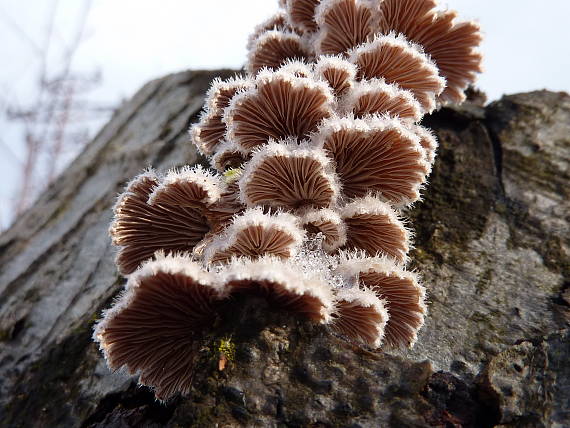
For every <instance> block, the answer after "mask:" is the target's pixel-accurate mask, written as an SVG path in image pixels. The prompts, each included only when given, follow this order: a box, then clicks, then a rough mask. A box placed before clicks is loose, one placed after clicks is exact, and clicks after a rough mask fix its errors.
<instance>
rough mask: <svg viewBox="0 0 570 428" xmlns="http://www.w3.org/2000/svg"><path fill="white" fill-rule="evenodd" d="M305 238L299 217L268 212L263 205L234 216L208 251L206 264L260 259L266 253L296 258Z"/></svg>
mask: <svg viewBox="0 0 570 428" xmlns="http://www.w3.org/2000/svg"><path fill="white" fill-rule="evenodd" d="M303 238H304V232H303V230H302V229H300V228H299V226H298V225H297V218H296V217H295V216H293V215H291V214H288V213H277V214H275V215H271V214H265V213H264V212H263V210H262V209H261V208H254V209H249V210H247V211H245V212H244V213H243V214H242V215H240V216H237V217H235V218H234V220H233V222H232V223H231V224H230V225H229V226H228V227H227V229H226V230H225V231H224V232H223V233H221V234H219V235H218V236H217V237H216V238H215V239H214V240H213V241H212V243H211V244H210V245H209V246H208V248H207V249H206V250H205V252H204V259H205V261H206V263H219V262H222V263H227V262H228V261H229V260H231V259H232V257H249V258H258V257H261V256H264V255H272V256H275V257H279V258H283V259H287V258H289V257H292V256H293V255H294V254H295V252H296V251H297V249H298V247H299V246H300V245H301V242H302V241H303Z"/></svg>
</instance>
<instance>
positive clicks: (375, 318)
mask: <svg viewBox="0 0 570 428" xmlns="http://www.w3.org/2000/svg"><path fill="white" fill-rule="evenodd" d="M332 317H333V319H334V320H333V321H332V322H331V328H332V330H333V331H336V332H337V333H339V334H342V335H344V336H347V337H349V338H351V339H353V340H356V341H359V342H362V343H364V344H366V345H367V346H370V347H371V348H379V347H380V345H381V344H382V340H383V339H384V329H385V326H386V322H387V321H388V318H389V315H388V311H387V310H386V308H385V307H384V302H383V301H382V300H381V299H380V298H378V296H377V295H376V293H374V292H373V291H372V290H370V289H368V288H359V287H353V288H344V289H341V290H340V291H338V292H337V293H336V296H335V312H334V313H333V315H332Z"/></svg>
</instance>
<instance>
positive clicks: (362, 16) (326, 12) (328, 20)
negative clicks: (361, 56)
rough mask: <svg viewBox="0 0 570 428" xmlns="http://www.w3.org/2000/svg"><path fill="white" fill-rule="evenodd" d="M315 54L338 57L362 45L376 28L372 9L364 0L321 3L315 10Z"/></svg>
mask: <svg viewBox="0 0 570 428" xmlns="http://www.w3.org/2000/svg"><path fill="white" fill-rule="evenodd" d="M315 20H316V22H317V24H318V26H319V30H318V31H317V33H316V34H317V38H316V41H315V45H316V50H317V54H319V55H322V54H332V55H336V54H340V53H344V52H347V51H348V50H350V49H352V48H354V47H355V46H358V45H360V44H361V43H364V42H366V41H367V40H368V39H370V38H371V37H372V36H373V35H374V32H375V31H376V29H377V27H378V17H377V11H376V5H375V4H374V2H373V1H366V0H322V1H321V3H320V5H319V6H318V7H317V9H316V13H315Z"/></svg>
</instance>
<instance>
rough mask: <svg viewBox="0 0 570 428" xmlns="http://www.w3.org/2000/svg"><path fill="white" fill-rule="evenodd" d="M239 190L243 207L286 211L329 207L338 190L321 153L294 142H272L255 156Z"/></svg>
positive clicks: (333, 201)
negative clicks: (263, 207) (264, 207)
mask: <svg viewBox="0 0 570 428" xmlns="http://www.w3.org/2000/svg"><path fill="white" fill-rule="evenodd" d="M239 187H240V192H241V198H242V201H243V203H244V204H245V205H247V206H250V207H254V206H258V205H262V206H267V207H274V208H282V209H285V210H296V209H300V208H311V207H314V208H327V207H330V206H332V205H333V204H334V203H335V202H336V198H337V196H338V190H339V189H338V184H337V180H336V176H335V175H334V173H333V172H332V167H331V165H330V160H329V159H328V158H327V156H326V155H325V154H324V152H323V151H322V150H319V149H315V148H311V147H308V146H306V145H298V144H297V143H296V142H295V141H289V142H287V143H276V142H273V143H271V144H268V145H266V146H265V147H263V148H262V149H260V150H259V151H257V152H256V153H254V155H253V157H252V159H251V161H249V162H248V163H247V165H246V167H245V170H244V173H243V175H242V177H241V178H240V180H239Z"/></svg>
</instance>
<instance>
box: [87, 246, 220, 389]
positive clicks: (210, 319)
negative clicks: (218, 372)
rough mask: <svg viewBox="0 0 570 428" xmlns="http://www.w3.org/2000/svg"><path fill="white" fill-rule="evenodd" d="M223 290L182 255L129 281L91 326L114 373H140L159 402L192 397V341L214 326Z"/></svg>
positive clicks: (149, 266)
mask: <svg viewBox="0 0 570 428" xmlns="http://www.w3.org/2000/svg"><path fill="white" fill-rule="evenodd" d="M223 297H224V294H223V290H222V289H221V288H220V287H218V286H215V285H212V277H211V276H210V275H209V274H207V273H206V272H203V271H201V269H200V267H199V266H198V265H197V264H196V263H194V262H192V261H190V260H189V259H187V258H185V257H181V256H176V257H163V256H159V257H158V259H157V260H156V261H152V262H148V263H146V264H145V265H143V266H142V267H141V268H140V269H139V270H138V271H137V272H136V273H134V274H133V275H131V276H130V277H129V281H128V283H127V286H126V291H125V292H124V293H123V295H122V296H121V297H120V299H119V300H118V301H117V302H116V303H115V305H114V306H113V307H112V308H111V309H109V310H107V311H106V312H105V313H104V317H103V319H102V320H100V321H99V322H98V323H97V325H96V326H95V331H94V335H93V337H94V340H95V341H96V342H99V346H100V348H101V350H102V351H103V353H104V355H105V359H106V360H107V364H108V365H109V367H110V368H111V369H113V370H117V369H119V368H120V367H125V368H126V369H127V371H128V372H129V373H130V374H135V373H140V379H139V382H140V383H141V384H143V385H147V386H150V387H152V388H153V389H154V391H155V395H156V397H157V398H158V399H160V400H166V399H168V398H170V397H172V396H173V395H175V394H176V393H182V394H187V393H189V392H190V387H191V382H192V377H193V376H192V375H193V366H194V358H195V356H196V353H197V351H198V348H197V345H196V342H195V341H196V339H197V338H199V337H201V335H202V332H203V331H204V330H205V329H209V328H211V327H212V326H213V324H214V321H215V318H216V312H215V310H216V306H217V305H218V304H219V303H220V302H221V299H222V298H223Z"/></svg>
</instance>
